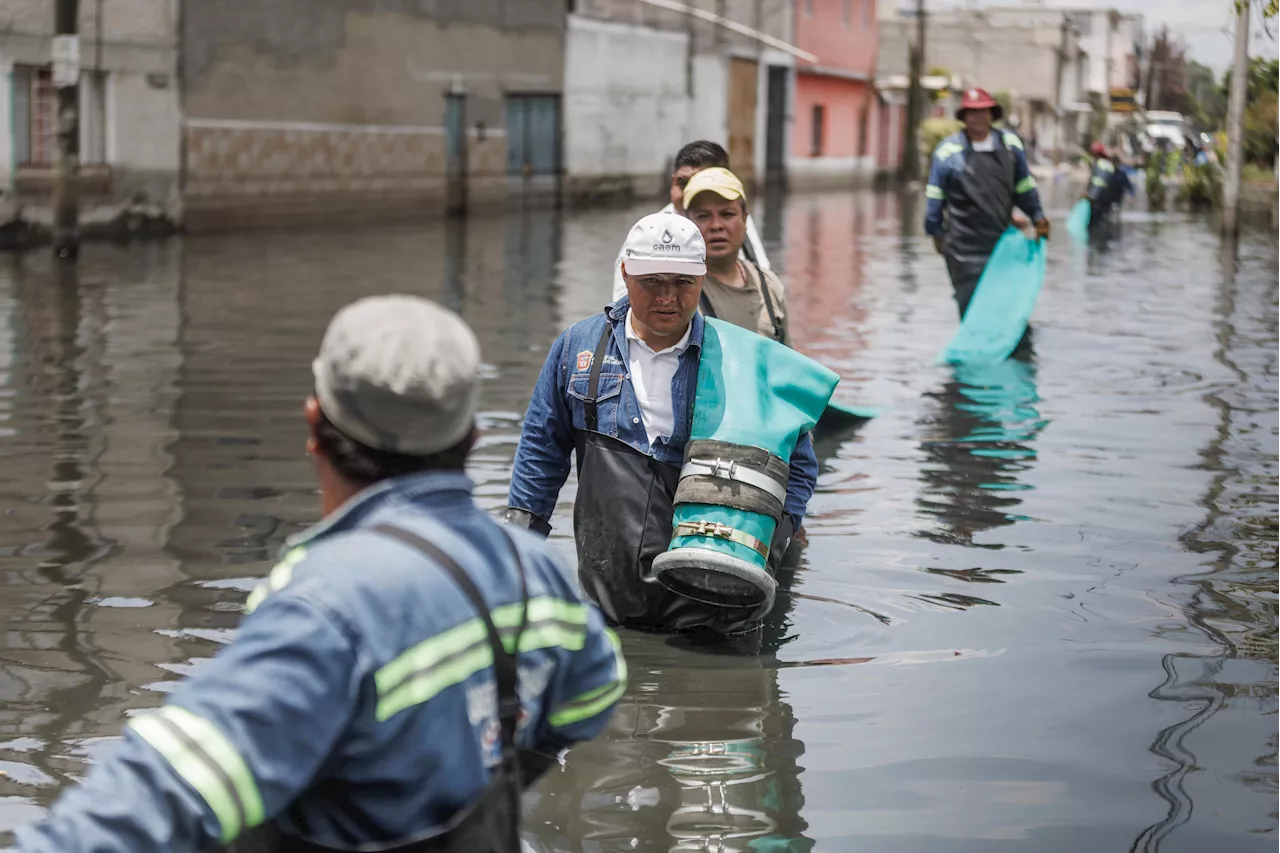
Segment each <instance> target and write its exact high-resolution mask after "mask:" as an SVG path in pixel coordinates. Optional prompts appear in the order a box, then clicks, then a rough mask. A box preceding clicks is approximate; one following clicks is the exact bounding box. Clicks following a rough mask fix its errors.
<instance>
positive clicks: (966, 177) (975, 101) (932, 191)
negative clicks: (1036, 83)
mask: <svg viewBox="0 0 1280 853" xmlns="http://www.w3.org/2000/svg"><path fill="white" fill-rule="evenodd" d="M1003 115H1004V110H1003V108H1002V107H1001V106H1000V104H999V102H997V101H996V99H995V98H993V97H991V95H989V94H987V92H986V91H984V90H983V89H970V90H968V91H967V92H965V94H964V97H963V98H962V99H961V101H960V108H959V109H958V110H956V118H957V119H959V120H960V121H962V122H964V128H963V129H962V130H960V131H957V132H956V133H954V134H952V135H951V136H948V137H947V138H946V139H944V140H943V141H942V142H941V143H939V145H938V147H937V149H936V150H935V151H934V152H933V158H932V160H931V164H932V165H931V166H930V168H929V183H928V185H927V186H926V187H925V197H926V198H927V200H928V204H927V205H926V210H925V218H924V230H925V232H926V233H928V234H929V236H931V237H932V238H933V244H934V247H935V248H936V249H937V250H938V253H939V254H941V255H942V256H943V257H945V258H946V261H947V272H948V273H949V274H950V276H951V286H952V288H953V289H954V290H955V298H956V304H957V306H958V307H959V309H960V316H961V318H963V317H964V315H965V312H966V311H968V310H969V302H970V300H972V299H973V294H974V291H975V290H977V288H978V279H980V278H981V277H982V270H983V269H984V268H985V267H986V265H987V259H988V258H990V257H991V253H992V252H993V251H995V247H996V243H997V242H999V240H1000V238H1001V237H1002V236H1004V233H1005V231H1006V230H1007V229H1008V228H1009V225H1010V222H1011V221H1012V216H1013V208H1014V206H1015V205H1016V206H1017V207H1018V208H1020V209H1021V210H1022V212H1023V213H1025V214H1026V215H1027V216H1028V217H1029V218H1030V219H1031V221H1032V223H1034V225H1035V229H1036V234H1037V235H1038V236H1040V237H1046V238H1047V237H1048V236H1049V220H1048V219H1046V218H1045V215H1044V211H1043V210H1042V209H1041V207H1040V194H1039V192H1037V191H1036V179H1035V178H1034V177H1032V175H1031V171H1030V169H1029V168H1028V167H1027V155H1026V152H1025V151H1024V150H1023V146H1022V140H1021V139H1019V138H1018V135H1017V134H1016V133H1012V132H1008V131H1006V132H1000V131H998V130H995V129H993V128H992V126H991V125H992V122H995V121H999V120H1000V119H1001V118H1002V117H1003ZM944 212H945V214H946V217H945V221H944V217H943V214H944Z"/></svg>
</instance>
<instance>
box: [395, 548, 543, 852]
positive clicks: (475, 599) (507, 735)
mask: <svg viewBox="0 0 1280 853" xmlns="http://www.w3.org/2000/svg"><path fill="white" fill-rule="evenodd" d="M373 529H374V530H376V531H377V532H379V533H381V534H383V535H385V536H390V537H391V538H393V539H397V540H399V541H400V542H402V543H404V544H405V545H408V546H409V547H410V548H413V549H414V550H416V551H418V552H420V553H422V554H424V555H425V556H427V557H429V558H430V559H431V560H432V561H433V562H435V563H437V564H438V565H439V566H440V568H442V569H444V571H445V573H446V574H448V575H449V577H450V578H452V579H453V582H454V583H455V584H457V585H458V588H459V589H461V590H462V594H463V595H465V596H466V597H467V598H468V599H469V600H470V601H471V605H472V606H473V607H474V608H475V609H476V612H477V613H478V614H479V615H480V621H481V622H483V623H484V627H485V631H486V632H487V633H488V635H489V646H490V648H492V650H493V679H494V683H495V685H496V687H497V693H498V724H499V727H500V728H501V730H502V763H501V764H500V765H499V767H500V770H501V771H502V772H503V773H504V774H505V776H506V783H507V785H508V791H507V794H508V796H509V797H510V800H511V812H510V814H511V815H512V819H511V826H509V827H506V832H507V835H508V836H509V837H508V839H507V840H508V844H509V845H510V846H509V847H508V848H507V849H509V850H513V851H514V850H519V849H520V827H519V815H520V769H519V764H518V759H517V753H516V725H517V724H518V722H519V719H520V690H519V677H520V673H519V668H518V666H517V654H518V652H519V649H520V637H521V635H523V634H524V629H525V626H526V625H527V624H528V622H529V581H528V578H527V577H526V576H525V571H524V562H523V561H522V560H521V559H520V551H519V550H518V549H517V548H516V544H515V542H513V541H512V540H511V538H510V534H507V545H508V546H509V547H510V548H511V554H512V556H513V557H514V558H515V563H516V571H517V572H518V573H519V574H520V603H521V607H522V611H521V614H520V627H518V628H517V629H516V634H515V636H514V637H513V638H512V641H511V648H512V651H510V652H508V651H507V647H506V646H505V645H503V643H502V636H501V635H500V634H499V633H498V629H497V628H496V627H495V626H494V624H493V619H492V617H490V615H489V605H488V604H486V603H485V600H484V596H482V595H481V594H480V590H478V589H476V585H475V582H474V581H472V580H471V577H470V575H468V574H467V573H466V572H465V571H464V570H463V569H462V567H461V566H459V565H458V563H457V561H455V560H454V559H453V558H452V557H450V556H449V555H448V554H446V553H445V552H444V551H443V550H442V549H441V548H440V547H439V546H437V545H436V544H435V543H434V542H430V541H428V540H426V539H423V538H422V537H421V536H418V535H417V534H416V533H410V532H409V531H408V530H405V529H404V528H401V527H394V526H392V525H390V524H378V525H375V526H374V528H373ZM503 532H504V533H505V531H503Z"/></svg>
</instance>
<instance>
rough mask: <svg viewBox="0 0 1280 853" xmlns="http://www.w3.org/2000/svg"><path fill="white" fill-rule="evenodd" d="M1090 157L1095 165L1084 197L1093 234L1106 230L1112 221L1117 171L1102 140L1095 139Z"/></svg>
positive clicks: (1090, 172) (1091, 169) (1090, 170)
mask: <svg viewBox="0 0 1280 853" xmlns="http://www.w3.org/2000/svg"><path fill="white" fill-rule="evenodd" d="M1089 156H1091V157H1092V158H1093V165H1092V166H1091V167H1090V169H1089V186H1088V187H1087V188H1086V189H1085V193H1084V197H1085V198H1086V199H1088V201H1089V208H1090V210H1089V232H1090V233H1091V234H1093V233H1097V232H1098V231H1099V229H1102V228H1105V227H1106V226H1107V225H1108V222H1109V220H1110V217H1111V208H1112V205H1113V204H1115V202H1116V197H1117V195H1116V192H1115V191H1114V189H1113V187H1114V185H1115V181H1116V172H1117V170H1116V165H1115V163H1113V162H1112V160H1111V155H1110V153H1109V152H1108V151H1107V146H1106V145H1105V144H1104V143H1103V142H1102V141H1101V140H1098V139H1095V140H1094V141H1093V144H1092V145H1090V146H1089Z"/></svg>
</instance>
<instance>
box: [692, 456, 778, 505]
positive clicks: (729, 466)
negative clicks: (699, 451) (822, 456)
mask: <svg viewBox="0 0 1280 853" xmlns="http://www.w3.org/2000/svg"><path fill="white" fill-rule="evenodd" d="M699 476H702V477H717V478H719V479H722V480H734V481H736V482H739V483H746V484H747V485H748V486H754V487H755V488H757V489H759V490H760V491H762V492H765V493H767V494H769V495H770V496H772V497H773V498H774V499H775V500H777V502H778V503H783V502H784V501H786V499H787V488H786V486H785V485H784V484H781V483H779V482H778V481H777V480H775V479H773V478H772V477H770V476H769V475H768V474H762V473H760V472H759V471H754V470H752V469H751V468H748V467H746V466H745V465H740V464H738V461H737V460H735V459H721V458H720V457H718V456H717V457H716V458H715V459H690V460H689V461H688V462H686V463H684V467H683V468H681V469H680V479H681V480H684V479H686V478H688V477H699Z"/></svg>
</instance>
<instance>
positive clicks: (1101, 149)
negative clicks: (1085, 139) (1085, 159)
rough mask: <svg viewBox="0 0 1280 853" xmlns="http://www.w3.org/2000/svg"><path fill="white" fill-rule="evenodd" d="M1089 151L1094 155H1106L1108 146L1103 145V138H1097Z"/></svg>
mask: <svg viewBox="0 0 1280 853" xmlns="http://www.w3.org/2000/svg"><path fill="white" fill-rule="evenodd" d="M1089 153H1090V154H1092V155H1093V156H1094V157H1106V156H1107V146H1105V145H1103V144H1102V142H1101V140H1097V139H1095V140H1094V141H1093V144H1092V145H1090V146H1089Z"/></svg>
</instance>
